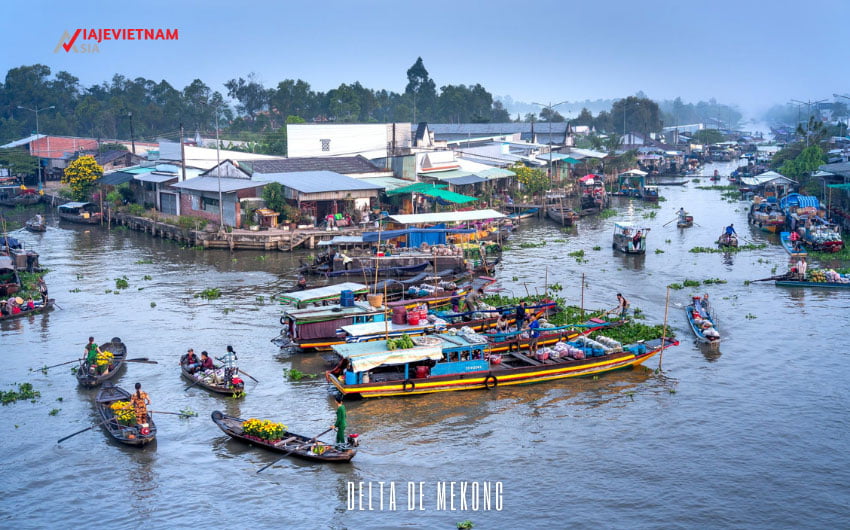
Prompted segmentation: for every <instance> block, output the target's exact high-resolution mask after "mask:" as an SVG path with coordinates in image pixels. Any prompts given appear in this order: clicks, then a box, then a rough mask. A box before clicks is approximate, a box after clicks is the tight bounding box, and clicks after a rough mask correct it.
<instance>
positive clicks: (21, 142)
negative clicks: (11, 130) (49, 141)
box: [0, 134, 47, 149]
mask: <svg viewBox="0 0 850 530" xmlns="http://www.w3.org/2000/svg"><path fill="white" fill-rule="evenodd" d="M39 138H47V135H46V134H31V135H29V136H27V137H26V138H21V139H20V140H15V141H14V142H9V143H8V144H6V145H0V149H12V148H13V147H21V146H22V145H28V144H29V143H31V142H34V141H36V140H38V139H39Z"/></svg>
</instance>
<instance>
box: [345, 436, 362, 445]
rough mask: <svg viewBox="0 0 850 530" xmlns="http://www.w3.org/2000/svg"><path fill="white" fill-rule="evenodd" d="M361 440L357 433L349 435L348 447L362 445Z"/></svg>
mask: <svg viewBox="0 0 850 530" xmlns="http://www.w3.org/2000/svg"><path fill="white" fill-rule="evenodd" d="M359 438H360V435H359V434H357V433H353V434H349V435H348V445H349V446H350V447H357V446H358V445H360V440H359Z"/></svg>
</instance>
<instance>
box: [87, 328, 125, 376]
mask: <svg viewBox="0 0 850 530" xmlns="http://www.w3.org/2000/svg"><path fill="white" fill-rule="evenodd" d="M100 351H108V352H112V355H113V358H112V364H111V365H109V369H108V370H107V371H106V372H104V373H102V374H98V373H86V371H85V370H83V363H82V362H81V363H80V366H79V367H78V368H77V373H76V376H77V383H79V385H80V386H82V387H86V388H94V387H96V386H98V385H100V384H101V383H103V382H105V381H108V380H110V379H112V378H113V377H115V376H116V375H117V374H118V372H119V371H120V370H121V368H122V367H124V364H125V362H124V361H125V359H127V346H126V345H125V344H124V343H123V342H121V339H119V338H118V337H113V338H112V340H111V341H109V342H105V343H103V344H101V345H100Z"/></svg>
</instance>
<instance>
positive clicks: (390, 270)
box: [325, 261, 430, 278]
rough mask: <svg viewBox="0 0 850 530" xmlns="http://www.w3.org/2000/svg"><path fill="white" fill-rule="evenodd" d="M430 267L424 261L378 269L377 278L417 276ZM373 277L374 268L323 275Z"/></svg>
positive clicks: (339, 271)
mask: <svg viewBox="0 0 850 530" xmlns="http://www.w3.org/2000/svg"><path fill="white" fill-rule="evenodd" d="M429 266H430V262H428V261H424V262H422V263H417V264H415V265H402V266H399V267H387V268H384V269H378V276H410V275H414V274H418V273H420V272H422V271H424V270H425V269H427V268H428V267H429ZM363 275H366V276H374V275H375V268H374V267H364V268H359V269H349V270H345V269H342V270H338V271H328V272H326V273H325V276H328V277H330V278H334V277H337V276H363Z"/></svg>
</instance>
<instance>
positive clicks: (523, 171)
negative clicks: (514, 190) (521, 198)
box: [511, 163, 552, 196]
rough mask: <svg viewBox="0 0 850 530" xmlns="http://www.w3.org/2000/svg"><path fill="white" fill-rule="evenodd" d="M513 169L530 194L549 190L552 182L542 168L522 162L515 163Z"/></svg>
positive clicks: (524, 188)
mask: <svg viewBox="0 0 850 530" xmlns="http://www.w3.org/2000/svg"><path fill="white" fill-rule="evenodd" d="M511 171H513V172H514V173H516V178H517V180H518V181H519V183H520V184H522V186H523V190H524V191H525V192H526V193H528V194H529V195H532V196H534V195H537V194H539V193H541V192H544V191H546V190H548V189H549V188H550V187H551V186H552V183H551V181H550V180H549V177H548V175H546V172H545V171H543V170H542V169H533V168H530V167H527V166H524V165H522V164H519V163H517V164H514V166H513V167H511Z"/></svg>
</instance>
